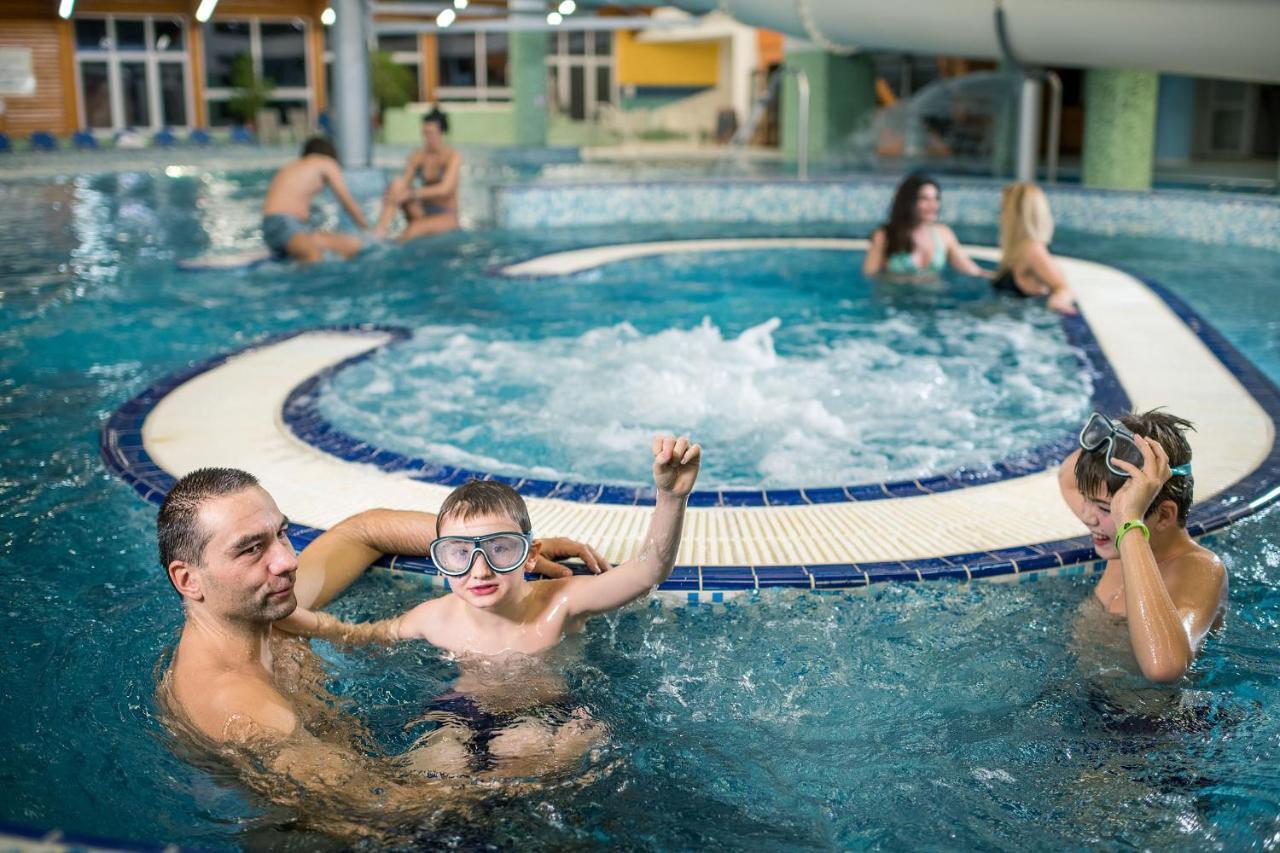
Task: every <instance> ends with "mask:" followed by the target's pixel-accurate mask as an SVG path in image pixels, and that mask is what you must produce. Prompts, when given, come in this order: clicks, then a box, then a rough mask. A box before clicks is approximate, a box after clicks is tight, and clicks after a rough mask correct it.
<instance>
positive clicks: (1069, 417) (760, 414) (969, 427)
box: [322, 313, 1089, 488]
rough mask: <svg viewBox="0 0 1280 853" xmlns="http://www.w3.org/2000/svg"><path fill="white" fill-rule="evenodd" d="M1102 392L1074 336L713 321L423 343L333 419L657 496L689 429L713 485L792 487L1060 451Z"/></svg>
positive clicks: (359, 386) (371, 435)
mask: <svg viewBox="0 0 1280 853" xmlns="http://www.w3.org/2000/svg"><path fill="white" fill-rule="evenodd" d="M780 336H782V337H785V338H786V344H785V345H783V346H780V345H779V341H778V339H779V337H780ZM797 342H798V343H797ZM1088 396H1089V388H1088V383H1087V380H1085V379H1083V378H1082V377H1081V376H1079V375H1077V368H1076V366H1075V361H1074V357H1073V356H1072V354H1071V350H1070V349H1069V347H1067V345H1066V344H1065V342H1063V341H1062V339H1061V337H1060V336H1059V335H1054V334H1050V333H1047V332H1046V330H1044V329H1036V328H1034V327H1033V326H1032V325H1030V324H1028V323H1027V322H1026V321H1025V320H1020V319H1016V318H1011V317H1007V316H994V317H987V318H983V317H974V316H972V315H970V314H962V313H956V314H951V315H946V316H930V317H927V318H922V317H915V316H912V315H910V314H906V313H904V314H901V315H897V316H893V317H890V318H889V319H888V320H882V321H879V322H875V323H871V322H866V323H849V324H845V325H843V326H840V325H838V324H836V325H833V324H830V323H828V324H825V325H824V326H822V327H821V328H818V327H816V326H815V327H804V328H800V327H798V328H796V329H784V328H783V327H782V324H781V322H780V321H779V320H778V319H777V318H771V319H769V320H767V321H766V322H763V323H759V324H758V325H755V326H752V327H750V328H747V329H745V330H743V331H741V332H740V333H738V334H736V335H731V334H726V333H725V332H724V331H723V330H722V329H721V328H720V327H718V326H717V325H716V324H715V323H713V322H712V321H711V320H710V319H704V320H703V321H702V322H701V323H700V324H698V325H696V326H694V327H692V328H667V329H663V330H661V331H658V332H655V333H653V334H644V333H642V332H641V331H639V330H638V329H637V328H636V327H635V326H633V325H632V324H630V323H625V322H624V323H619V324H617V325H612V326H605V327H600V328H594V329H591V330H589V331H587V332H585V333H583V334H581V335H578V336H571V337H559V338H544V339H542V340H511V339H493V338H491V337H489V336H488V335H487V333H486V332H485V331H484V330H479V329H473V328H466V329H461V330H460V329H458V328H456V327H453V328H448V329H443V328H425V329H421V330H419V331H418V332H417V333H416V335H415V337H414V339H413V340H412V341H410V342H407V343H405V344H402V345H399V346H396V347H392V348H390V349H389V350H387V351H386V352H385V353H383V354H381V355H380V356H378V357H375V358H373V359H370V360H369V361H367V362H364V363H362V364H360V365H358V366H357V367H353V368H351V369H349V370H347V371H345V372H344V373H341V374H339V376H338V377H337V378H336V379H335V383H334V386H333V388H332V389H330V392H329V393H327V394H326V395H325V399H324V401H323V403H322V406H323V408H324V410H325V412H326V414H327V415H328V416H329V417H331V418H332V419H333V420H335V421H336V422H337V423H338V424H339V425H340V426H342V427H344V428H345V429H346V430H347V431H349V432H351V433H352V434H354V435H357V436H360V437H361V438H362V439H364V440H367V441H370V442H372V443H374V444H377V445H379V446H383V447H389V448H392V449H396V450H398V451H400V452H402V453H406V454H409V455H413V456H418V457H423V458H427V459H430V460H432V461H435V462H442V463H447V464H453V465H460V466H463V467H467V468H474V469H478V470H484V471H491V472H495V473H504V474H510V475H518V476H529V477H539V478H545V479H568V480H581V481H593V482H601V481H603V482H626V483H644V482H646V481H647V480H648V476H649V475H648V467H649V466H648V461H649V460H648V455H647V447H648V442H649V439H650V437H651V436H652V434H653V433H654V432H658V431H670V432H677V433H688V434H690V435H692V436H694V437H695V438H696V439H697V440H699V441H701V442H702V443H703V446H704V448H705V452H706V463H705V466H706V467H705V473H704V476H703V479H702V481H701V484H700V485H702V486H704V487H705V486H717V485H718V486H726V485H727V486H747V487H750V486H756V487H758V486H765V487H770V488H781V487H796V486H821V485H836V484H849V483H860V482H878V481H883V480H891V479H900V478H910V477H919V476H924V475H927V474H931V473H942V472H946V471H950V470H954V469H955V468H957V467H960V466H969V467H974V466H981V465H984V464H989V463H992V462H994V461H996V460H998V459H1000V458H1003V457H1005V456H1008V455H1009V454H1011V453H1014V452H1016V451H1018V450H1024V449H1027V448H1029V447H1032V446H1034V445H1036V444H1040V443H1042V442H1043V441H1045V440H1047V439H1054V438H1058V437H1059V436H1060V435H1061V433H1062V432H1063V431H1065V430H1066V429H1068V428H1069V425H1070V424H1071V423H1073V422H1075V421H1076V420H1078V419H1079V417H1080V414H1081V413H1082V412H1083V411H1084V410H1085V409H1086V408H1087V404H1088Z"/></svg>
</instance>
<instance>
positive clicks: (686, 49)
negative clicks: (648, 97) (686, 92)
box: [613, 30, 720, 86]
mask: <svg viewBox="0 0 1280 853" xmlns="http://www.w3.org/2000/svg"><path fill="white" fill-rule="evenodd" d="M613 43H614V49H615V51H616V53H617V68H618V84H619V85H621V86H714V85H716V83H717V81H718V80H719V76H720V75H719V68H720V45H719V43H717V42H714V41H691V42H675V43H671V44H647V43H643V42H638V41H636V39H635V34H634V33H633V32H630V31H627V30H619V31H618V32H617V33H616V35H615V37H614V42H613Z"/></svg>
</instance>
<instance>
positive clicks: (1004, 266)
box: [991, 183, 1076, 314]
mask: <svg viewBox="0 0 1280 853" xmlns="http://www.w3.org/2000/svg"><path fill="white" fill-rule="evenodd" d="M1052 239H1053V214H1051V213H1050V212H1049V200H1048V199H1047V198H1045V195H1044V190H1042V189H1040V188H1039V187H1038V186H1036V185H1035V184H1029V183H1016V184H1009V185H1008V186H1007V187H1005V188H1004V192H1003V194H1002V195H1001V199H1000V269H999V271H998V272H997V273H996V277H995V280H994V281H992V282H991V284H992V286H993V287H995V289H996V290H999V291H1002V292H1004V293H1010V294H1012V295H1014V296H1023V297H1025V296H1047V297H1048V298H1049V299H1048V306H1049V308H1051V309H1053V310H1054V311H1057V312H1058V313H1059V314H1075V313H1076V297H1075V294H1074V293H1072V292H1071V287H1070V286H1069V285H1068V284H1067V279H1066V277H1064V276H1063V274H1062V270H1061V269H1060V268H1059V267H1058V264H1057V262H1055V261H1054V259H1053V255H1051V254H1049V241H1050V240H1052Z"/></svg>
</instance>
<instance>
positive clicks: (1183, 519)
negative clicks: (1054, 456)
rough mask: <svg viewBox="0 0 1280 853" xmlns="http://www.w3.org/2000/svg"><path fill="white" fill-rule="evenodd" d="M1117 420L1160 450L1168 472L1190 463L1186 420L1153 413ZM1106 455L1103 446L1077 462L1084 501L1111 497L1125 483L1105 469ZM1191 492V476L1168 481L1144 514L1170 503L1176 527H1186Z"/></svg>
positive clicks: (1187, 422)
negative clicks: (1101, 496)
mask: <svg viewBox="0 0 1280 853" xmlns="http://www.w3.org/2000/svg"><path fill="white" fill-rule="evenodd" d="M1118 420H1119V421H1120V423H1122V424H1124V425H1125V426H1127V427H1128V428H1129V429H1130V430H1131V431H1132V432H1133V434H1134V435H1140V436H1142V437H1143V438H1149V439H1151V440H1152V441H1155V442H1156V443H1157V444H1159V445H1160V446H1161V447H1163V448H1164V452H1165V453H1166V454H1168V456H1169V467H1170V468H1175V467H1177V466H1179V465H1186V464H1187V463H1189V462H1190V461H1191V445H1190V444H1188V443H1187V437H1186V435H1185V434H1184V433H1186V431H1187V430H1189V429H1190V430H1194V429H1195V427H1194V426H1192V424H1191V421H1189V420H1187V419H1186V418H1180V417H1178V416H1177V415H1171V414H1169V413H1168V412H1161V411H1156V410H1152V411H1150V412H1143V413H1142V414H1134V413H1130V414H1127V415H1122V416H1121V417H1120V418H1118ZM1106 454H1107V446H1106V445H1105V444H1104V445H1103V446H1102V447H1099V448H1098V449H1097V450H1082V451H1080V456H1079V457H1078V458H1077V459H1076V471H1075V473H1076V485H1077V487H1078V488H1079V489H1080V493H1081V494H1082V495H1084V496H1085V497H1086V498H1093V497H1098V496H1100V495H1102V494H1107V495H1114V494H1115V493H1116V492H1117V491H1119V490H1120V487H1121V486H1123V485H1124V481H1125V480H1126V479H1128V478H1127V477H1121V476H1119V475H1117V474H1113V473H1112V472H1111V469H1109V468H1108V467H1107V460H1106ZM1194 490H1195V479H1194V478H1193V477H1192V476H1191V475H1190V474H1188V475H1187V476H1185V477H1179V476H1173V477H1170V478H1169V479H1168V481H1167V482H1166V483H1165V484H1164V486H1162V487H1161V489H1160V491H1159V492H1157V493H1156V496H1155V498H1153V499H1152V501H1151V506H1150V507H1148V508H1147V513H1146V514H1150V513H1151V511H1152V510H1154V509H1155V508H1156V507H1158V506H1160V504H1162V503H1164V502H1165V501H1173V502H1174V505H1175V506H1177V508H1178V524H1179V525H1181V526H1183V527H1186V525H1187V510H1189V509H1191V500H1192V494H1193V492H1194Z"/></svg>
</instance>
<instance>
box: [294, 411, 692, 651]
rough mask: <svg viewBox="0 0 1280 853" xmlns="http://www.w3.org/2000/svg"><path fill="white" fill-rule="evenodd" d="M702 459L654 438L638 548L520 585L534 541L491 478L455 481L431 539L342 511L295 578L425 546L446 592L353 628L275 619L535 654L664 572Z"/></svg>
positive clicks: (680, 443) (377, 516) (301, 626)
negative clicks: (611, 561)
mask: <svg viewBox="0 0 1280 853" xmlns="http://www.w3.org/2000/svg"><path fill="white" fill-rule="evenodd" d="M701 456H702V450H701V448H700V447H699V446H698V445H696V444H691V443H690V442H689V440H688V439H687V438H679V439H677V438H673V437H671V436H658V437H656V438H654V440H653V479H654V485H655V486H657V496H656V507H655V509H654V513H653V517H652V518H651V519H650V522H649V533H648V535H647V536H646V537H645V545H644V547H642V548H641V549H640V553H639V554H637V555H636V556H635V557H633V558H631V559H630V560H628V561H626V562H625V563H623V564H621V565H619V566H618V567H617V568H615V569H612V570H610V571H607V572H603V573H601V574H598V575H572V574H569V576H568V577H559V578H552V579H551V580H550V582H546V583H544V582H539V583H528V582H527V581H526V580H525V573H526V572H532V571H533V568H534V565H535V563H536V562H537V559H538V555H539V553H540V550H541V545H542V543H541V542H538V541H534V540H533V538H532V533H531V525H530V522H529V512H528V510H527V509H526V508H525V503H524V499H523V498H521V497H520V495H519V494H518V493H517V492H516V491H515V490H514V489H512V488H511V487H509V486H506V485H504V484H502V483H497V482H494V481H488V480H486V481H477V482H473V483H467V484H466V485H464V486H460V487H459V488H457V489H455V490H454V491H453V492H452V493H451V494H450V495H449V497H447V498H446V499H445V501H444V503H443V504H441V506H440V512H439V513H438V514H437V516H436V519H435V525H436V530H435V533H436V534H437V535H436V537H435V538H434V539H432V538H431V537H430V533H431V531H430V530H429V529H423V527H422V525H421V521H420V519H418V518H416V517H415V516H417V515H418V514H416V513H398V512H395V511H392V510H373V511H372V512H367V513H362V514H361V515H359V516H356V517H355V518H352V519H347V521H344V522H340V523H339V524H337V525H335V526H334V527H333V528H331V529H330V530H328V531H326V532H325V533H324V534H322V535H321V536H319V537H317V538H316V540H315V542H313V543H312V544H311V545H309V546H307V548H306V549H304V550H303V552H302V553H301V554H300V555H299V557H298V564H299V565H298V585H299V586H302V585H303V584H304V583H308V582H313V581H314V578H315V577H316V576H320V577H321V578H328V577H335V578H336V577H342V578H344V579H347V580H346V583H350V582H351V580H354V577H355V576H358V573H353V572H351V571H350V567H351V566H352V565H355V564H361V568H363V567H365V566H368V565H369V564H371V563H372V562H373V561H374V560H375V559H377V558H378V556H379V555H381V554H384V553H401V554H411V553H415V552H417V553H421V552H422V551H424V550H425V551H429V552H430V554H431V557H432V561H433V562H434V563H435V564H436V568H438V569H439V570H440V571H441V573H443V574H444V575H446V576H447V577H448V579H449V588H450V590H451V592H452V594H451V595H445V596H441V597H439V598H432V599H430V600H428V601H426V602H424V603H422V604H420V605H418V606H417V607H415V608H414V609H412V610H410V611H409V612H407V613H405V614H403V615H401V616H397V617H396V618H394V619H387V620H383V621H381V622H375V623H372V624H369V625H363V626H354V625H346V624H344V623H341V622H338V620H336V619H333V618H332V617H330V616H328V615H327V614H320V613H316V612H314V611H309V610H304V609H303V608H301V607H299V608H298V610H296V611H295V612H294V616H292V617H290V618H289V620H287V621H286V622H285V623H284V624H283V627H284V628H285V629H286V630H290V631H294V632H295V633H302V634H306V635H309V636H321V635H330V634H331V635H333V637H334V638H335V639H340V640H346V641H351V640H356V641H395V640H408V639H419V640H426V641H427V642H429V643H432V644H433V645H436V646H439V647H440V648H442V649H446V650H447V651H450V652H455V653H459V654H481V655H499V654H502V653H504V652H521V653H524V654H533V653H536V652H541V651H544V650H546V649H548V648H550V647H552V646H554V645H556V644H557V643H559V642H560V639H561V638H562V637H563V636H564V635H565V633H567V632H569V631H575V630H578V629H580V628H581V625H582V622H583V621H585V619H586V618H587V617H589V616H593V615H595V614H597V613H605V612H608V611H610V610H615V609H617V608H619V607H621V606H622V605H624V604H627V603H628V602H630V601H633V600H635V599H637V598H639V597H640V596H642V595H645V594H646V593H648V592H649V591H650V590H652V589H653V588H654V587H656V586H658V585H659V584H661V583H662V582H663V581H664V580H666V579H667V578H668V577H670V575H671V570H672V568H673V567H674V566H675V556H676V550H677V549H678V548H679V546H680V534H681V531H682V528H683V525H684V511H685V503H686V501H687V500H688V497H689V492H691V491H692V490H693V484H694V482H695V481H696V480H697V477H698V467H699V464H700V461H701ZM415 522H416V523H415ZM566 574H568V573H566ZM309 576H310V579H309ZM325 585H326V586H329V585H330V584H327V583H326V584H325ZM345 585H346V584H343V586H345ZM335 592H336V591H335ZM330 597H331V595H327V596H324V597H323V598H322V600H325V601H327V600H329V598H330Z"/></svg>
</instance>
